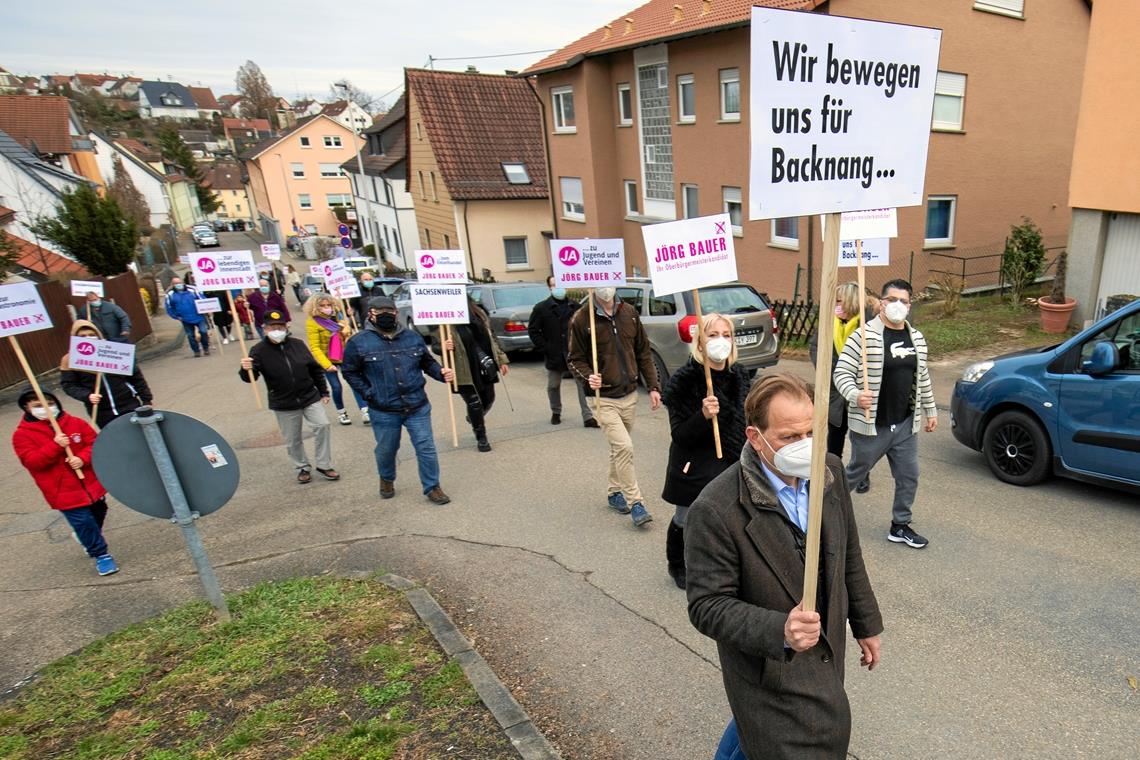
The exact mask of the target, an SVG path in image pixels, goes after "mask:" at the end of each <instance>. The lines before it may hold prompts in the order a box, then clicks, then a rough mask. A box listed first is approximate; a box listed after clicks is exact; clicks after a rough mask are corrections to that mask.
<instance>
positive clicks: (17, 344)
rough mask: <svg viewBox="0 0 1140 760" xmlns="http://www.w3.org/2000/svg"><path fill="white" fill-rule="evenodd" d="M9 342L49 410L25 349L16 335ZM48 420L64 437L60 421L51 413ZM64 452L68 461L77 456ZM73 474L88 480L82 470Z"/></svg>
mask: <svg viewBox="0 0 1140 760" xmlns="http://www.w3.org/2000/svg"><path fill="white" fill-rule="evenodd" d="M8 341H9V342H10V343H11V344H12V351H13V352H14V353H15V354H16V358H17V359H19V360H20V366H21V367H23V368H24V375H25V376H26V377H27V378H28V382H29V383H30V384H31V386H32V391H33V392H34V393H35V394H36V398H37V399H38V400H39V402H40V404H42V405H43V408H44V409H47V408H48V402H47V399H45V398H44V392H43V390H42V389H41V388H40V384H39V383H38V382H36V376H35V374H34V373H33V372H32V367H31V365H30V364H28V357H26V356H24V349H22V348H20V341H18V340H16V336H15V335H9V336H8ZM47 419H48V423H50V424H51V429H52V430H53V431H55V434H56V435H63V431H62V430H60V427H59V421H58V420H56V418H55V417H54V416H53V415H52V414H50V413H49V414H48V418H47ZM63 451H64V453H65V454H67V457H68V459H70V458H71V457H73V456H75V455H74V454H72V453H71V447H70V446H64V447H63ZM72 472H74V473H75V476H76V477H77V478H79V479H80V480H86V479H87V478H86V476H85V475H84V474H83V470H82V469H80V470H72Z"/></svg>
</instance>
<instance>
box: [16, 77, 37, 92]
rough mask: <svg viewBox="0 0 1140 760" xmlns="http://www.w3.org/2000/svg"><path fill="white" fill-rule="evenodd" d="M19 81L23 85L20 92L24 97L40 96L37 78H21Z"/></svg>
mask: <svg viewBox="0 0 1140 760" xmlns="http://www.w3.org/2000/svg"><path fill="white" fill-rule="evenodd" d="M20 81H21V82H22V83H23V85H24V89H23V90H22V92H23V94H25V95H39V94H40V78H39V77H21V78H20Z"/></svg>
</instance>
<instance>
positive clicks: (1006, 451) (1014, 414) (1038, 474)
mask: <svg viewBox="0 0 1140 760" xmlns="http://www.w3.org/2000/svg"><path fill="white" fill-rule="evenodd" d="M982 452H983V453H984V454H985V456H986V464H988V465H989V466H990V471H991V472H993V474H994V476H996V477H997V479H998V480H1001V481H1004V482H1006V483H1011V484H1013V485H1015V486H1031V485H1034V484H1036V483H1040V482H1041V481H1042V480H1044V479H1045V476H1046V475H1047V474H1048V473H1049V460H1050V459H1052V447H1051V446H1050V445H1049V438H1048V437H1047V436H1046V435H1045V431H1044V430H1042V429H1041V425H1040V424H1038V422H1037V420H1035V419H1033V418H1032V417H1030V416H1029V415H1028V414H1026V413H1025V412H1019V411H1013V410H1011V411H1008V412H1002V413H1001V414H999V415H998V416H996V417H994V418H993V419H992V420H990V424H988V425H986V432H985V433H984V434H983V436H982Z"/></svg>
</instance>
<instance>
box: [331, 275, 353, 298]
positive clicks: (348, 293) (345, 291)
mask: <svg viewBox="0 0 1140 760" xmlns="http://www.w3.org/2000/svg"><path fill="white" fill-rule="evenodd" d="M333 295H335V296H336V297H337V298H360V283H358V282H357V281H356V279H355V278H354V277H352V276H351V275H349V279H348V282H346V283H344V284H342V285H341V286H340V287H339V288H337V289H336V290H334V291H333Z"/></svg>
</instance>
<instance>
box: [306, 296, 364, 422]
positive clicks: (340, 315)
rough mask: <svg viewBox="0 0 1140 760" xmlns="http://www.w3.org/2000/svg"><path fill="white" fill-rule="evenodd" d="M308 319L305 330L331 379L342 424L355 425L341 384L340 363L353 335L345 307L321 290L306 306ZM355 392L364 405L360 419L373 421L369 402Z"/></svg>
mask: <svg viewBox="0 0 1140 760" xmlns="http://www.w3.org/2000/svg"><path fill="white" fill-rule="evenodd" d="M302 308H303V309H304V311H305V314H307V315H308V317H309V318H308V319H307V320H306V322H305V332H306V334H307V335H308V339H309V350H310V351H312V352H313V358H314V359H316V360H317V363H318V364H320V365H321V367H322V368H324V371H325V379H326V380H328V383H329V388H330V389H331V390H332V398H333V403H334V404H336V411H337V415H338V420H339V422H340V424H342V425H351V424H352V420H350V419H349V418H348V412H347V411H345V408H344V391H343V389H342V387H341V383H340V363H341V360H342V359H343V358H344V344H345V343H346V342H347V341H348V339H349V337H351V335H352V332H351V331H350V330H349V326H348V320H347V318H346V317H345V314H344V307H343V305H342V304H341V302H340V299H339V298H334V297H333V296H330V295H329V294H328V293H317V294H316V295H314V296H313V297H312V298H310V299H309V300H308V301H306V302H305V305H304V306H303V307H302ZM352 395H353V396H355V397H356V405H357V406H358V407H360V421H361V422H363V423H364V424H365V425H367V424H369V419H368V404H367V403H366V402H365V401H364V399H362V398H361V397H360V395H359V394H358V393H357V392H356V389H355V388H354V389H353V390H352Z"/></svg>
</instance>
